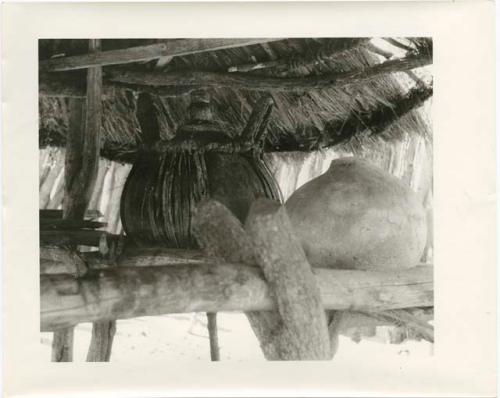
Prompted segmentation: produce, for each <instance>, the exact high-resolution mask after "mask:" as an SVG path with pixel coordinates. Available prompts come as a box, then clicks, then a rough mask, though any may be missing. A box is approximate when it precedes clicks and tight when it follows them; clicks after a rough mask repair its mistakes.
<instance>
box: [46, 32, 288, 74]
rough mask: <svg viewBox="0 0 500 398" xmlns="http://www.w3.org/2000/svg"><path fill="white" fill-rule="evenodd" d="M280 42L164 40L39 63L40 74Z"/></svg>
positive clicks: (252, 40)
mask: <svg viewBox="0 0 500 398" xmlns="http://www.w3.org/2000/svg"><path fill="white" fill-rule="evenodd" d="M277 40H282V39H272V38H267V39H180V40H165V41H163V42H161V43H156V44H150V45H146V46H137V47H129V48H124V49H119V50H109V51H102V52H99V53H89V54H84V55H75V56H71V57H62V58H54V59H50V60H47V61H42V62H40V70H42V71H50V72H55V71H67V70H75V69H83V68H90V67H93V66H105V65H118V64H127V63H131V62H140V61H149V60H152V59H156V58H160V57H167V56H168V57H175V56H177V57H178V56H182V55H189V54H197V53H202V52H207V51H216V50H223V49H227V48H235V47H245V46H250V45H253V44H260V43H267V42H270V41H277Z"/></svg>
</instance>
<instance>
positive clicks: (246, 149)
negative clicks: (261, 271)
mask: <svg viewBox="0 0 500 398" xmlns="http://www.w3.org/2000/svg"><path fill="white" fill-rule="evenodd" d="M271 108H272V100H271V99H270V98H269V97H263V98H262V100H261V101H260V102H259V103H258V104H257V105H256V107H255V109H254V111H253V113H252V115H251V117H250V120H249V122H248V125H247V127H246V128H245V130H244V131H243V132H242V133H240V134H235V133H234V132H233V131H231V130H230V128H229V127H228V126H226V125H224V124H223V123H221V122H218V121H216V120H214V117H213V110H212V108H211V105H210V101H209V97H208V95H207V94H206V93H201V94H196V95H194V98H193V100H192V103H191V105H190V108H189V121H188V123H187V124H185V125H184V126H182V127H181V128H180V129H179V130H178V131H177V134H176V136H175V137H174V138H173V139H171V140H168V141H166V140H159V133H158V130H159V128H158V122H157V121H156V120H151V116H152V115H154V113H153V112H151V110H152V109H153V103H152V98H151V97H149V96H144V95H141V96H140V98H139V102H138V114H137V115H138V118H139V121H140V124H141V128H142V132H143V141H144V144H145V150H144V151H143V152H142V153H141V154H140V155H139V156H138V158H137V160H136V162H135V163H134V166H133V168H132V170H131V172H130V175H129V177H128V179H127V182H126V184H125V187H124V190H123V194H122V201H121V219H122V223H123V227H124V230H125V232H126V234H127V236H128V237H130V238H131V239H132V240H133V241H134V242H136V243H137V244H139V245H150V244H162V245H164V246H165V247H170V248H196V247H197V243H196V240H195V239H194V237H193V234H192V227H191V216H192V211H193V209H194V207H195V206H196V204H197V203H198V202H199V201H200V200H201V199H203V198H206V197H211V198H213V199H216V200H217V201H219V202H221V203H222V204H224V205H225V206H226V207H227V208H229V209H230V210H231V211H232V212H233V214H234V215H235V216H236V217H237V218H238V219H239V220H240V221H241V222H243V221H244V220H245V218H246V215H247V213H248V210H249V207H250V204H251V203H252V202H253V201H254V200H255V199H257V198H259V197H266V198H270V199H274V200H278V201H280V202H281V200H282V199H281V192H280V190H279V187H278V184H277V182H276V181H275V179H274V177H273V176H272V175H271V173H270V171H269V170H268V168H267V166H266V164H265V163H264V160H263V157H262V148H263V141H264V133H265V129H266V126H267V122H268V120H269V115H270V111H271ZM148 110H149V112H148Z"/></svg>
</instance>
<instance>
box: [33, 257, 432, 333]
mask: <svg viewBox="0 0 500 398" xmlns="http://www.w3.org/2000/svg"><path fill="white" fill-rule="evenodd" d="M170 258H172V256H170ZM132 261H133V260H132V257H129V258H128V259H127V262H128V264H131V262H132ZM138 262H140V263H142V264H143V263H144V256H141V257H140V260H138ZM432 274H433V270H432V267H428V266H418V267H415V268H412V269H409V270H405V271H387V272H374V271H371V272H370V271H353V270H333V269H332V270H330V269H314V276H315V278H316V281H317V283H318V286H319V289H320V292H321V297H322V301H323V305H324V307H325V309H329V310H352V311H365V312H373V311H375V312H378V311H384V310H389V309H397V308H411V307H426V306H432V305H433V278H432ZM40 284H41V286H40V287H41V328H42V330H43V331H50V330H57V329H61V328H64V327H67V326H70V325H76V324H78V323H81V322H93V321H99V320H111V319H126V318H133V317H138V316H146V315H161V314H168V313H180V312H220V311H243V312H245V311H269V310H272V309H273V308H274V304H273V301H272V300H271V296H270V292H269V289H268V286H267V284H266V282H265V280H264V279H263V275H262V272H261V271H260V270H259V269H258V268H257V267H255V266H251V265H242V264H234V263H233V264H228V263H224V262H220V261H213V260H209V259H206V260H204V261H203V263H201V264H200V263H198V264H195V263H191V264H189V263H188V264H186V262H184V263H182V264H178V263H176V262H175V260H174V261H173V262H170V263H168V264H166V265H161V266H160V265H157V266H140V267H135V266H132V267H131V266H128V267H123V266H120V265H118V266H116V267H110V268H104V267H103V269H99V270H95V271H90V272H89V273H88V274H87V275H85V276H81V277H75V276H73V275H70V274H43V275H41V276H40Z"/></svg>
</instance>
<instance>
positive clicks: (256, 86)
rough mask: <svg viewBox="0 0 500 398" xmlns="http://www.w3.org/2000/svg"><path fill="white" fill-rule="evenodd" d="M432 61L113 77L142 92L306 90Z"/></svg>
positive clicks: (117, 73) (137, 73)
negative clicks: (294, 71) (267, 72)
mask: <svg viewBox="0 0 500 398" xmlns="http://www.w3.org/2000/svg"><path fill="white" fill-rule="evenodd" d="M430 63H432V59H431V58H429V57H427V56H423V55H415V56H413V55H412V56H408V57H405V58H399V59H393V60H389V61H385V62H382V63H380V64H377V65H374V66H371V67H367V68H363V69H356V70H351V71H347V72H340V73H328V74H324V75H319V76H306V77H289V78H279V77H270V76H261V75H259V76H257V75H249V74H246V73H219V72H188V71H177V72H169V73H164V72H142V71H114V72H112V73H110V76H109V80H110V81H111V82H115V83H121V84H125V85H127V86H128V87H131V88H135V89H137V90H138V91H141V87H155V88H160V87H161V88H170V87H231V88H233V89H236V88H239V89H246V90H253V91H268V90H273V91H286V92H305V91H309V90H320V89H331V88H342V87H345V86H347V85H351V84H358V83H363V82H365V81H367V80H370V79H373V78H376V77H379V76H381V75H384V74H390V73H395V72H404V71H407V70H412V69H415V68H418V67H422V66H425V65H429V64H430Z"/></svg>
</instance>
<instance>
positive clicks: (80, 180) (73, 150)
mask: <svg viewBox="0 0 500 398" xmlns="http://www.w3.org/2000/svg"><path fill="white" fill-rule="evenodd" d="M100 45H101V44H100V40H99V39H92V40H90V41H89V51H90V52H98V51H99V50H100ZM70 109H71V116H70V128H69V133H68V139H67V148H66V158H65V196H64V201H63V218H64V219H65V220H70V221H75V222H78V221H81V220H83V217H84V215H85V211H86V210H87V206H88V204H89V201H90V198H91V195H92V192H93V189H94V185H95V181H96V178H97V170H98V167H99V152H100V142H101V139H100V137H101V135H100V131H101V124H102V68H101V67H94V68H89V69H88V71H87V90H86V98H85V103H83V102H82V101H81V100H79V99H71V100H70ZM102 330H103V328H102V325H99V328H98V330H96V333H93V339H92V342H91V350H92V351H93V350H95V353H92V354H89V357H90V358H92V359H96V360H99V359H100V358H103V359H102V360H106V352H108V351H109V350H110V344H111V341H112V334H111V338H109V332H110V330H113V331H114V326H113V327H112V328H110V330H108V335H107V336H108V338H97V339H96V338H94V337H95V336H96V334H99V333H101V332H102ZM72 338H73V329H67V330H65V331H61V332H56V333H55V334H54V344H53V355H52V358H53V360H57V361H70V360H71V358H72V353H71V351H72V347H71V345H72ZM96 344H97V345H101V344H107V345H109V347H98V348H96ZM103 353H104V354H103ZM107 357H108V358H109V355H108V356H107Z"/></svg>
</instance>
